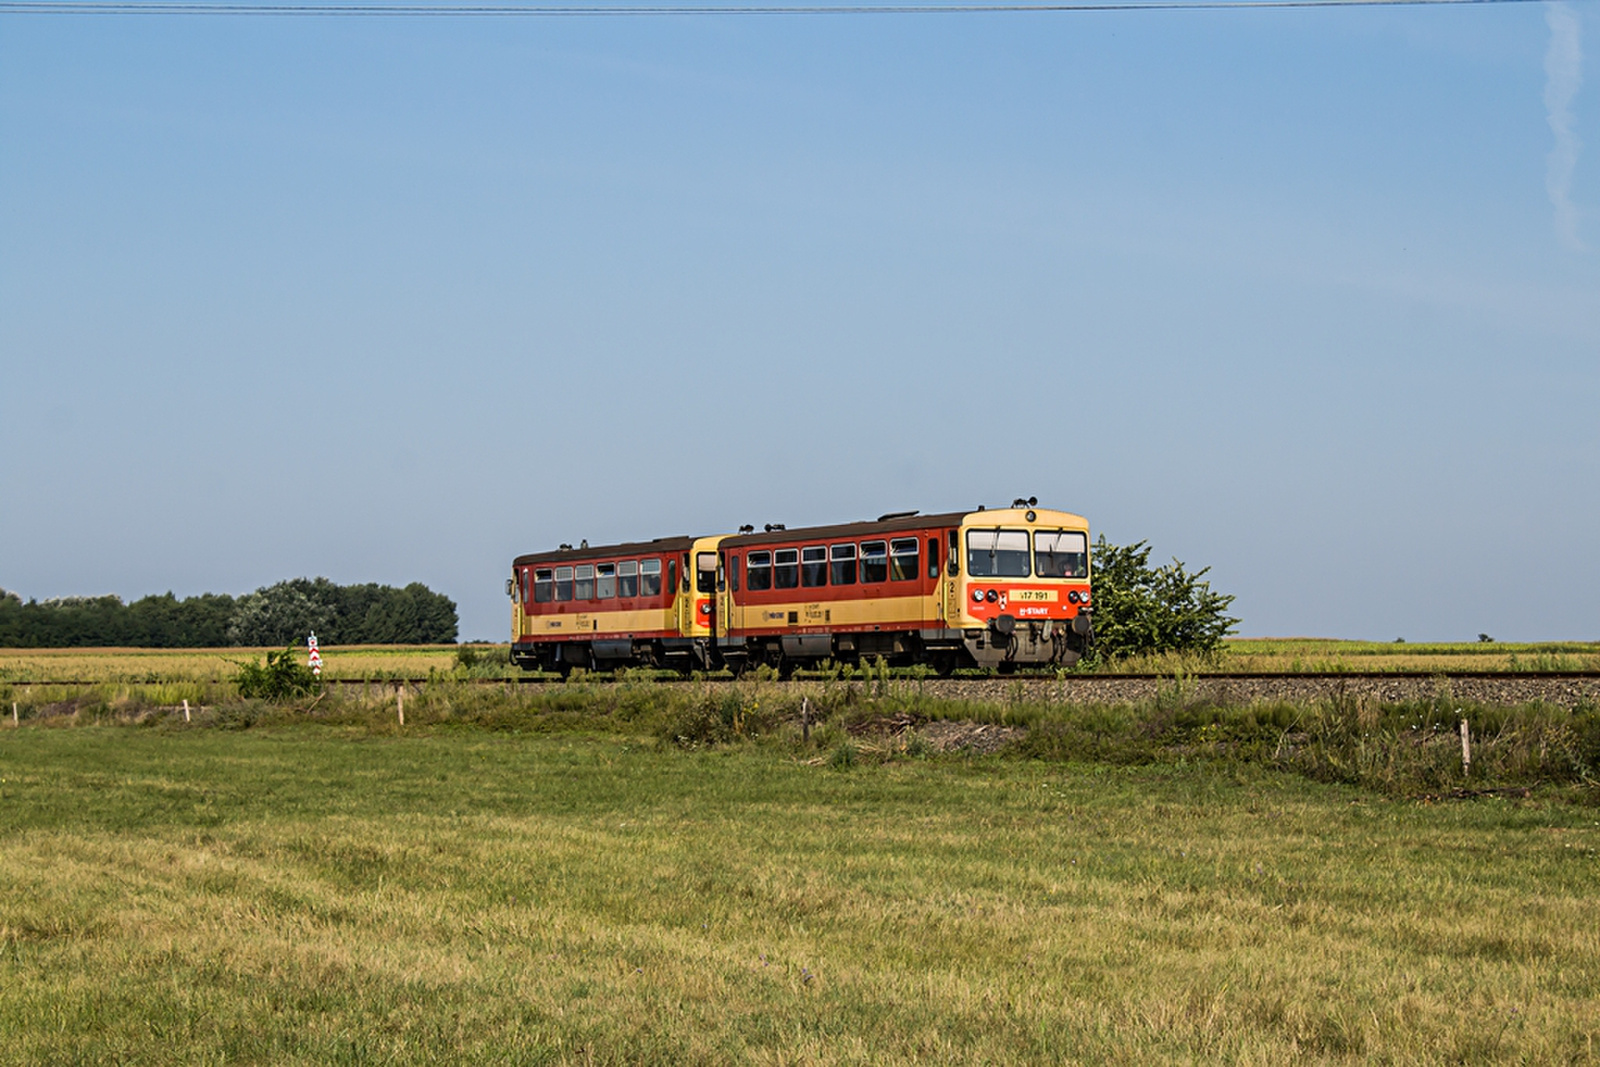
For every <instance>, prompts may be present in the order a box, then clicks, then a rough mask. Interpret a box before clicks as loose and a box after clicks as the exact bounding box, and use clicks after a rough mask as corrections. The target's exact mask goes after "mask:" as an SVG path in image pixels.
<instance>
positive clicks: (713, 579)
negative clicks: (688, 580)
mask: <svg viewBox="0 0 1600 1067" xmlns="http://www.w3.org/2000/svg"><path fill="white" fill-rule="evenodd" d="M694 569H695V580H694V587H695V591H696V592H700V593H715V592H716V591H717V554H716V553H715V552H701V553H700V554H699V555H697V556H696V557H695V561H694Z"/></svg>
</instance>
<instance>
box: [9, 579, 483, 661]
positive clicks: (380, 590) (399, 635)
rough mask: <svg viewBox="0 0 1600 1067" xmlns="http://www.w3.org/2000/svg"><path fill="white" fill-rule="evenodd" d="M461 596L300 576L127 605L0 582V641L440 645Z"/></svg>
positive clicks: (42, 644) (43, 644)
mask: <svg viewBox="0 0 1600 1067" xmlns="http://www.w3.org/2000/svg"><path fill="white" fill-rule="evenodd" d="M458 626H459V619H458V617H457V614H456V603H455V601H453V600H451V599H450V598H449V597H447V596H445V595H444V594H443V593H435V592H433V591H432V590H431V589H429V588H428V587H427V586H425V585H423V584H422V583H421V582H412V583H411V584H410V585H408V586H406V587H405V588H403V589H396V588H395V587H394V586H390V585H378V584H376V583H372V582H369V583H367V584H365V585H336V584H334V583H333V582H331V581H329V580H328V579H326V578H314V579H313V578H294V579H291V580H289V581H286V582H279V583H277V584H276V585H268V586H263V587H262V588H260V589H257V590H256V591H255V592H254V593H246V594H244V595H243V596H239V597H233V596H229V595H227V594H225V593H203V594H201V595H200V596H191V597H184V598H183V599H182V600H180V599H178V598H177V597H175V596H173V595H172V594H171V593H163V594H161V595H159V596H147V597H141V598H140V599H138V600H135V601H133V602H132V603H131V604H125V603H123V601H122V598H121V597H118V596H99V597H63V598H60V599H55V600H44V601H37V600H28V601H26V602H24V601H23V599H22V598H21V597H20V596H18V595H17V594H16V593H12V592H8V591H6V590H4V589H0V647H6V648H82V647H117V646H121V647H128V648H221V647H227V646H230V645H246V646H262V645H292V644H293V645H298V644H303V643H304V642H305V639H306V636H307V635H308V634H310V633H312V632H313V631H314V632H315V633H316V635H317V639H318V641H319V642H320V643H322V644H325V645H413V644H415V645H436V644H450V643H453V642H454V641H455V640H456V633H457V630H458Z"/></svg>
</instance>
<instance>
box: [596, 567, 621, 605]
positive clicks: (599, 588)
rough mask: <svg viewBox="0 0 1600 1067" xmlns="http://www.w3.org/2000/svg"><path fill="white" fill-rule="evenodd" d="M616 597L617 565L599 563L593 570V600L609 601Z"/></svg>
mask: <svg viewBox="0 0 1600 1067" xmlns="http://www.w3.org/2000/svg"><path fill="white" fill-rule="evenodd" d="M616 595H617V565H616V564H615V563H601V564H598V565H597V566H596V567H595V569H594V598H595V599H596V600H610V599H611V598H612V597H614V596H616Z"/></svg>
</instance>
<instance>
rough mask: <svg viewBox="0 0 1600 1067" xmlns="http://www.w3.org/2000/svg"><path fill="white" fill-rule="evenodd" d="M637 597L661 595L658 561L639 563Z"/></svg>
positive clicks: (649, 560) (651, 560) (659, 564)
mask: <svg viewBox="0 0 1600 1067" xmlns="http://www.w3.org/2000/svg"><path fill="white" fill-rule="evenodd" d="M639 595H640V596H660V595H661V561H660V560H659V559H642V560H640V561H639Z"/></svg>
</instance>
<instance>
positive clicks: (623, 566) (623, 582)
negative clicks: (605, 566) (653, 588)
mask: <svg viewBox="0 0 1600 1067" xmlns="http://www.w3.org/2000/svg"><path fill="white" fill-rule="evenodd" d="M657 566H660V564H657ZM617 595H618V596H619V597H621V598H622V599H624V600H627V599H629V598H630V597H636V596H638V595H639V561H638V560H632V559H627V560H623V561H622V562H621V563H619V564H617Z"/></svg>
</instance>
